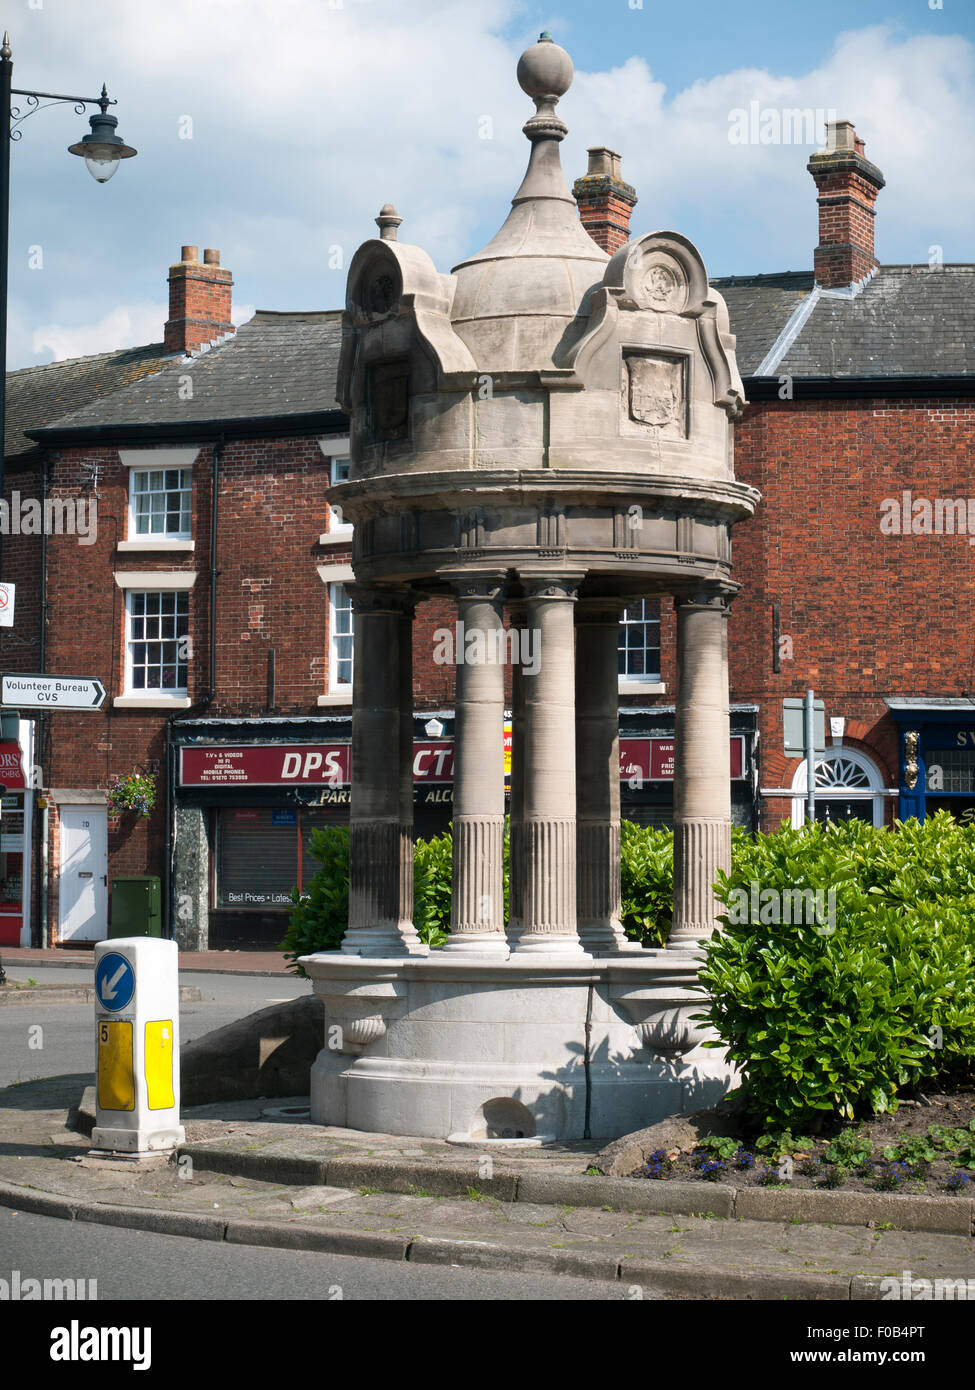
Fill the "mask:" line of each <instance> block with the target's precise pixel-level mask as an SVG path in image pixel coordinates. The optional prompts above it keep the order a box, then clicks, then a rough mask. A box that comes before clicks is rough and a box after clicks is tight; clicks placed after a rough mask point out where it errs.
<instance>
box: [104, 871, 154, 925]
mask: <svg viewBox="0 0 975 1390" xmlns="http://www.w3.org/2000/svg"><path fill="white" fill-rule="evenodd" d="M108 934H109V936H110V937H113V936H160V937H161V936H162V887H161V884H160V880H159V876H158V875H157V874H143V875H141V876H140V877H138V878H131V877H122V878H113V879H112V924H111V926H110V927H109V929H108Z"/></svg>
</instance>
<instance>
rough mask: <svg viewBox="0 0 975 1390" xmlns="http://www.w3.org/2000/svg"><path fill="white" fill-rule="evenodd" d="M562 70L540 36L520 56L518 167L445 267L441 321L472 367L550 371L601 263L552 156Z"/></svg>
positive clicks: (580, 324)
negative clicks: (523, 114)
mask: <svg viewBox="0 0 975 1390" xmlns="http://www.w3.org/2000/svg"><path fill="white" fill-rule="evenodd" d="M572 72H573V69H572V59H571V58H570V57H569V55H568V53H566V51H565V49H564V48H560V47H559V45H558V44H556V43H553V42H552V40H551V38H550V37H549V36H548V34H542V36H541V38H540V39H539V41H538V43H536V44H534V45H533V46H532V47H531V48H529V49H528V50H527V51H526V52H525V53H524V54H522V57H521V60H520V62H519V64H518V81H519V83H520V84H521V87H522V90H523V91H525V92H526V93H527V94H528V95H529V96H530V97H531V98H532V99H533V101H534V102H535V107H536V112H535V115H534V116H533V117H532V118H531V119H530V120H529V121H528V122H527V123H526V125H525V126H524V133H525V135H526V136H527V137H528V139H529V140H530V141H531V147H532V148H531V155H530V157H529V160H528V168H527V170H526V172H525V177H524V179H523V180H522V183H521V187H520V188H519V189H518V192H517V193H516V194H515V196H514V198H513V199H512V204H511V212H510V213H509V214H508V217H507V220H506V221H505V223H504V225H503V226H502V227H501V229H500V231H499V232H497V233H496V235H495V236H494V237H492V238H491V240H490V241H489V242H488V244H487V245H486V246H485V247H484V248H483V249H482V250H481V251H478V252H477V253H476V254H475V255H473V256H469V257H468V258H467V259H466V260H464V261H462V262H461V263H460V264H459V265H457V266H455V267H454V271H453V274H454V276H455V278H456V290H455V293H454V299H453V304H452V306H451V313H450V317H451V322H452V324H453V327H454V331H455V332H456V333H457V335H458V337H460V338H462V339H463V341H464V342H465V343H466V344H467V346H468V347H469V348H470V350H471V353H472V355H473V356H474V358H475V360H476V361H477V364H478V367H479V368H480V369H481V370H482V371H487V372H490V371H518V370H525V371H532V370H539V369H545V368H551V367H552V366H553V365H554V357H555V354H556V353H557V352H560V353H561V352H564V351H565V350H566V348H567V347H568V346H570V345H571V344H572V343H573V342H574V341H576V340H578V338H580V337H581V336H582V334H583V333H584V332H585V330H586V328H587V326H588V296H589V292H590V290H592V289H593V288H594V287H595V286H596V285H598V284H599V283H600V282H601V280H602V276H603V271H604V269H605V267H606V265H607V263H608V261H609V257H608V256H607V255H606V253H605V252H604V251H603V250H602V249H601V248H600V247H599V246H597V245H596V243H595V242H594V241H593V240H592V238H591V237H590V236H589V233H588V232H587V231H586V230H585V228H584V227H583V225H582V223H581V221H580V220H579V213H578V209H577V207H576V204H575V200H574V198H573V197H572V194H571V192H570V191H569V186H568V184H567V182H566V179H565V175H564V174H563V172H562V164H561V161H560V159H559V144H560V142H561V141H562V139H563V138H564V136H565V135H566V133H567V127H566V126H565V124H564V123H563V122H562V121H561V119H560V118H559V116H558V115H557V113H556V110H555V106H556V103H557V101H558V99H559V97H560V96H562V95H564V93H565V92H566V91H567V90H568V88H569V86H570V84H571V82H572Z"/></svg>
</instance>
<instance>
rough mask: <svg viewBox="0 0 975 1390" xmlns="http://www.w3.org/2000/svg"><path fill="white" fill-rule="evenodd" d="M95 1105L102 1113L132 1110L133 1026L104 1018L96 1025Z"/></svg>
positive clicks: (121, 1021)
mask: <svg viewBox="0 0 975 1390" xmlns="http://www.w3.org/2000/svg"><path fill="white" fill-rule="evenodd" d="M98 1106H99V1109H101V1110H134V1109H135V1078H134V1076H133V1074H132V1024H131V1023H129V1022H126V1021H125V1020H123V1019H115V1020H108V1019H105V1020H103V1021H102V1022H100V1023H99V1025H98Z"/></svg>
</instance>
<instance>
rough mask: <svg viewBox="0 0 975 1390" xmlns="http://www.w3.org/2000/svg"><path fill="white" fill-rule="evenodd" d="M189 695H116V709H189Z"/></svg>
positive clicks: (114, 701)
mask: <svg viewBox="0 0 975 1390" xmlns="http://www.w3.org/2000/svg"><path fill="white" fill-rule="evenodd" d="M192 703H193V701H192V700H191V699H190V697H189V696H188V695H116V697H115V699H114V700H113V701H112V705H113V707H114V708H115V709H189V707H190V705H191V704H192Z"/></svg>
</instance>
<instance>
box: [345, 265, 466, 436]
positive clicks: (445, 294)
mask: <svg viewBox="0 0 975 1390" xmlns="http://www.w3.org/2000/svg"><path fill="white" fill-rule="evenodd" d="M455 288H456V281H455V278H454V276H452V275H443V274H441V273H440V272H439V271H438V270H437V268H436V266H435V265H434V264H433V261H432V260H431V259H430V257H429V256H428V255H427V253H426V252H425V251H424V250H422V249H421V248H420V247H419V246H410V245H406V244H404V243H401V242H398V241H391V240H386V239H382V238H374V239H373V240H371V241H367V242H364V243H363V244H362V246H360V247H359V249H358V251H356V253H355V256H354V257H353V259H352V264H351V266H350V267H349V277H348V283H347V288H346V306H345V313H344V314H343V320H342V330H343V339H342V353H341V357H340V359H339V371H338V388H337V398H338V400H339V403H340V404H341V406H342V408H343V409H344V410H346V411H349V412H350V413H351V412H352V411H353V410H354V409H355V407H356V406H357V405H361V402H362V399H363V393H364V390H365V380H364V376H365V373H366V372H367V370H368V367H369V365H370V364H371V363H373V362H391V361H392V362H395V361H403V362H405V363H407V364H408V365H409V367H410V369H411V372H410V374H411V376H412V378H413V379H414V381H415V382H417V383H422V384H423V385H425V386H426V389H428V390H434V391H436V390H442V391H460V390H469V389H470V388H471V387H472V386H473V385H474V382H475V378H476V375H477V364H476V362H475V361H474V358H473V357H472V356H471V354H470V351H469V350H468V348H467V347H466V345H465V344H464V342H463V341H462V339H461V338H459V337H458V336H457V334H456V333H455V332H454V330H453V326H452V324H451V321H450V308H451V302H452V300H453V297H454V291H455ZM411 389H412V388H411Z"/></svg>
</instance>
